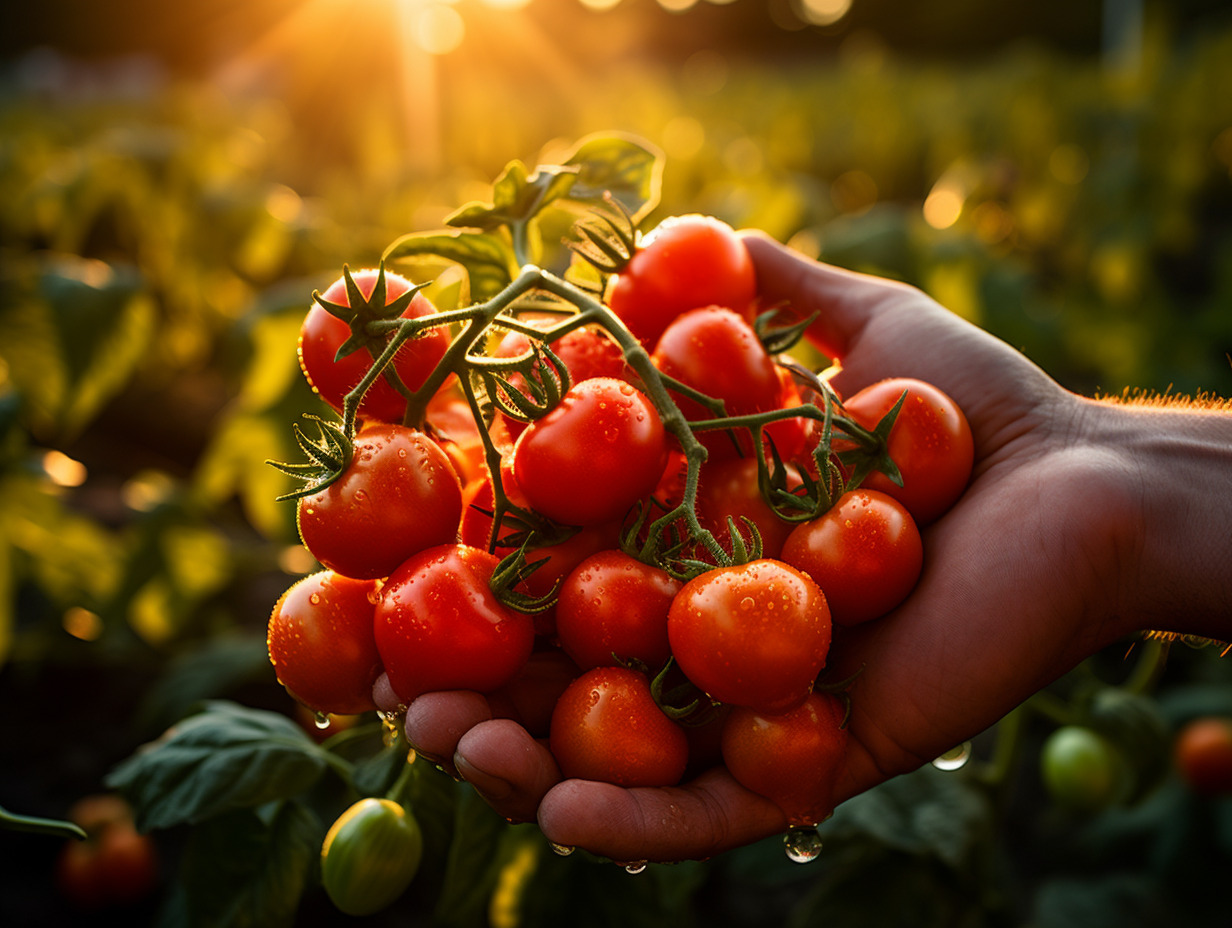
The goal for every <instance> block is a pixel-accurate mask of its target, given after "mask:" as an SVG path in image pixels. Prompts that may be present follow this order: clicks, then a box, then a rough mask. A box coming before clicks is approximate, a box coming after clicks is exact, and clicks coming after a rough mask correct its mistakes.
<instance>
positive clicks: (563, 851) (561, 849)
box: [548, 841, 575, 857]
mask: <svg viewBox="0 0 1232 928" xmlns="http://www.w3.org/2000/svg"><path fill="white" fill-rule="evenodd" d="M548 843H549V844H551V845H552V852H553V853H554V854H556V855H557V856H559V857H568V856H569V855H570V854H572V853H573V852H574V850H575V849H574V848H573V847H570V846H569V845H568V844H557V843H556V842H555V841H550V842H548Z"/></svg>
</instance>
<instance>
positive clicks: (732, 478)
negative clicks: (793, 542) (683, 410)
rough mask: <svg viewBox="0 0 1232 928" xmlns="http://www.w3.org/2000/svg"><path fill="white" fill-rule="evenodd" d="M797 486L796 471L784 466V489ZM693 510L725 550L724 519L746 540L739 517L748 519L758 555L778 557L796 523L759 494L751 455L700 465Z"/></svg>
mask: <svg viewBox="0 0 1232 928" xmlns="http://www.w3.org/2000/svg"><path fill="white" fill-rule="evenodd" d="M800 485H801V481H800V474H799V472H798V471H797V470H796V468H794V467H792V466H788V467H787V488H788V489H789V490H790V489H794V488H796V487H799V486H800ZM696 511H697V519H698V521H699V522H700V523H701V525H702V528H705V529H708V530H709V531H710V532H711V534H713V535H714V537H715V540H717V541H718V543H719V544H720V545H722V546H723V548H724V550H727V551H730V550H731V549H732V547H731V542H732V539H731V530H730V528H729V527H728V525H727V520H728V518H732V519H735V520H736V528H737V529H738V530H739V531H740V533H741V534H742V535H744V536H745V538H746V540H747V538H748V527H747V526H745V525H744V523H743V520H744V519H748V520H749V521H751V522H752V523H753V524H754V525H755V526H757V532H758V534H759V535H760V536H761V546H762V556H763V557H767V558H777V557H778V556H779V552H780V551H782V550H783V542H785V541H786V540H787V536H788V535H790V534H791V532H792V529H793V528H795V525H796V523H793V522H788V521H786V520H785V519H782V518H780V517H779V516H778V515H777V514H776V513H775V511H774V510H773V509H771V508H770V504H769V503H767V502H766V501H765V499H764V498H763V497H762V495H761V490H759V489H758V487H757V461H756V460H754V459H753V458H726V459H720V460H718V461H707V462H706V463H705V464H703V465H702V469H701V473H700V475H699V478H698V485H697V503H696ZM797 566H798V565H797ZM814 579H815V578H814Z"/></svg>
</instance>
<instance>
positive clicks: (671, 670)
mask: <svg viewBox="0 0 1232 928" xmlns="http://www.w3.org/2000/svg"><path fill="white" fill-rule="evenodd" d="M647 675H648V676H649V674H647ZM673 678H675V679H673ZM650 696H651V698H652V699H653V700H654V701H655V705H656V706H658V707H659V711H661V712H662V713H663V714H664V715H666V716H667V717H668V718H669V719H671V720H672V721H673V722H676V723H677V724H679V725H687V726H697V725H704V724H706V723H707V722H709V721H710V720H711V719H713V718H714V717H715V715H716V713H718V711H719V708H720V706H721V703H717V702H715V701H714V700H713V699H711V698H710V696H709V695H707V694H706V693H705V692H704V691H703V690H702V689H701V687H699V686H698V685H697V684H695V683H694V682H693V681H692V680H690V679H689V678H688V677H686V676H685V675H684V673H683V672H681V671H680V669H679V667H678V665H677V664H676V659H675V658H673V657H669V658H668V659H667V663H665V664H664V665H663V667H662V669H661V670H660V671H659V672H658V673H656V674H655V675H654V676H653V677H651V678H650Z"/></svg>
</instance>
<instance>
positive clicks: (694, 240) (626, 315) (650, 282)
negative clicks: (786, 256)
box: [607, 214, 757, 348]
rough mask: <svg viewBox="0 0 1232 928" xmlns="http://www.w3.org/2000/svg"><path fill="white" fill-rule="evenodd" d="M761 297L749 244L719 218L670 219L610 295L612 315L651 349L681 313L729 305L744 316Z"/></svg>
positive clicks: (647, 241) (633, 260) (640, 251)
mask: <svg viewBox="0 0 1232 928" xmlns="http://www.w3.org/2000/svg"><path fill="white" fill-rule="evenodd" d="M756 298H757V277H756V272H755V271H754V268H753V261H752V259H751V258H750V257H749V253H748V251H747V249H746V248H745V247H744V242H743V241H741V239H740V237H739V236H738V235H736V233H735V231H734V230H733V229H732V228H731V226H729V225H728V224H727V223H725V222H723V221H722V220H720V219H716V218H714V217H713V216H702V215H698V214H687V215H682V216H672V217H669V218H667V219H664V220H663V222H661V223H660V224H659V225H658V226H656V227H655V228H654V229H653V230H651V231H650V233H648V234H647V235H646V237H645V238H644V239H642V241H641V242H640V243H639V245H638V248H637V250H636V251H635V252H634V253H633V256H632V258H631V259H630V261H629V263H628V264H627V265H626V266H625V267H624V268H623V269H622V270H621V271H620V273H618V274H616V275H615V276H614V277H613V279H612V282H611V285H610V287H609V289H608V293H607V302H608V305H609V306H611V308H612V311H613V312H614V313H616V315H617V316H619V317H620V318H621V320H622V321H623V322H624V323H625V325H627V326H628V327H629V330H630V331H631V332H632V333H633V334H634V335H636V336H637V338H638V339H639V340H640V341H641V343H642V344H643V345H644V346H646V347H647V348H651V347H653V346H654V344H655V342H656V341H658V338H659V335H660V334H662V332H663V330H664V329H665V328H666V327H667V326H668V324H669V323H670V322H671V321H672V320H673V319H675V318H676V317H677V316H679V315H680V314H681V313H684V312H688V311H689V310H691V309H697V308H698V307H701V306H710V305H717V306H724V307H727V308H728V309H732V310H734V311H736V312H737V313H740V314H742V315H744V314H747V313H748V312H749V307H750V306H751V305H752V304H753V302H754V300H755V299H756Z"/></svg>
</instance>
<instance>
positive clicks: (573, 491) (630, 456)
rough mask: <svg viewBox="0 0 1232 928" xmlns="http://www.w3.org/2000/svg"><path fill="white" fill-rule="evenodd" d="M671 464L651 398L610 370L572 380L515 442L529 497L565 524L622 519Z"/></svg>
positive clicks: (516, 470) (517, 472)
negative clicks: (552, 406) (551, 406)
mask: <svg viewBox="0 0 1232 928" xmlns="http://www.w3.org/2000/svg"><path fill="white" fill-rule="evenodd" d="M666 465H667V436H666V432H665V431H664V429H663V423H662V421H661V420H660V419H659V413H658V411H657V410H656V409H655V407H654V404H653V403H651V402H650V400H649V399H648V398H647V397H646V395H645V394H643V393H642V392H641V391H639V390H638V389H637V388H636V387H634V386H633V385H631V384H629V383H627V382H625V381H623V380H617V379H615V378H612V377H594V378H591V379H589V380H583V381H581V382H579V383H575V384H574V385H573V386H572V387H570V388H569V390H568V392H567V393H566V394H565V395H564V397H563V399H561V401H560V403H559V405H557V406H556V408H555V409H553V410H552V411H551V412H549V413H548V414H547V415H546V416H544V417H543V418H541V419H537V420H536V421H534V422H533V423H531V425H530V426H529V427H528V428H527V429H526V431H524V432H523V433H522V434H521V435H520V436H519V437H518V440H517V443H516V444H515V445H514V447H513V475H514V478H515V479H516V480H517V482H518V486H519V487H520V488H521V490H522V493H523V494H524V495H525V496H526V499H527V501H528V502H529V503H530V505H531V506H532V507H534V508H535V509H536V510H537V511H538V512H541V513H543V514H544V515H546V516H548V517H549V518H551V519H555V520H556V521H558V522H562V523H564V524H566V525H595V524H598V523H602V522H611V521H614V520H618V519H621V518H622V517H623V516H624V515H625V513H626V512H628V510H629V508H630V507H631V506H632V505H633V504H634V503H636V502H637V501H638V500H640V499H642V498H643V497H644V496H646V495H648V494H649V493H650V492H651V491H652V490H653V489H654V488H655V487H656V486H657V485H658V483H659V478H660V477H661V476H662V475H663V469H664V467H666Z"/></svg>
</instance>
